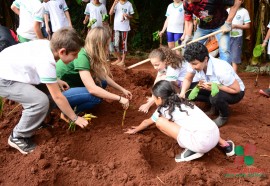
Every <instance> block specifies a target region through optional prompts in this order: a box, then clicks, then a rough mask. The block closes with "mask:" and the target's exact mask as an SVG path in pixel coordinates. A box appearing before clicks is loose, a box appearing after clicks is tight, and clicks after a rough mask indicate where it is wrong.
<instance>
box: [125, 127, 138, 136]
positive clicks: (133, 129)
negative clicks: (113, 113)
mask: <svg viewBox="0 0 270 186" xmlns="http://www.w3.org/2000/svg"><path fill="white" fill-rule="evenodd" d="M136 128H137V126H132V127H131V128H130V129H127V131H126V132H125V133H126V134H136V133H137V131H136Z"/></svg>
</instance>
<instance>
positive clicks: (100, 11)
mask: <svg viewBox="0 0 270 186" xmlns="http://www.w3.org/2000/svg"><path fill="white" fill-rule="evenodd" d="M84 14H85V15H89V16H90V18H89V21H91V20H92V19H96V20H97V22H96V23H95V24H93V25H92V26H91V28H95V27H97V26H103V24H102V16H103V15H105V14H107V9H106V7H105V5H104V4H100V5H98V6H97V5H94V4H93V3H92V2H90V3H88V4H87V5H86V8H85V11H84Z"/></svg>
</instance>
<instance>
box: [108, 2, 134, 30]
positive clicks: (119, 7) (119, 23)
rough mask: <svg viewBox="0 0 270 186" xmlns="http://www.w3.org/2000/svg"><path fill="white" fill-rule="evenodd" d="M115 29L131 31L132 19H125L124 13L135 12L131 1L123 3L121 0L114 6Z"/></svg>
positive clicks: (130, 13)
mask: <svg viewBox="0 0 270 186" xmlns="http://www.w3.org/2000/svg"><path fill="white" fill-rule="evenodd" d="M114 13H115V16H114V26H113V28H114V30H118V31H122V32H126V31H130V21H129V19H124V18H123V14H124V13H125V14H129V15H132V14H134V10H133V7H132V4H131V3H130V2H129V1H126V2H125V3H124V4H121V3H120V1H119V2H118V3H117V4H116V5H115V7H114Z"/></svg>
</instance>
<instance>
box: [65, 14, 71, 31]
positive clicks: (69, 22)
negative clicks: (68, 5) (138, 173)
mask: <svg viewBox="0 0 270 186" xmlns="http://www.w3.org/2000/svg"><path fill="white" fill-rule="evenodd" d="M65 15H66V17H67V19H68V24H69V26H70V27H72V23H71V19H70V15H69V12H68V11H67V10H66V11H65Z"/></svg>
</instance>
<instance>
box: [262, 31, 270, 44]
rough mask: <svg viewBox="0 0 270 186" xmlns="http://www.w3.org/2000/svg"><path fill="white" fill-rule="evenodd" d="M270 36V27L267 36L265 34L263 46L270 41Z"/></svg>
mask: <svg viewBox="0 0 270 186" xmlns="http://www.w3.org/2000/svg"><path fill="white" fill-rule="evenodd" d="M269 38H270V28H269V29H268V31H267V34H266V36H265V38H264V40H263V43H262V46H263V47H265V46H266V44H267V43H268V41H269Z"/></svg>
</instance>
